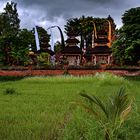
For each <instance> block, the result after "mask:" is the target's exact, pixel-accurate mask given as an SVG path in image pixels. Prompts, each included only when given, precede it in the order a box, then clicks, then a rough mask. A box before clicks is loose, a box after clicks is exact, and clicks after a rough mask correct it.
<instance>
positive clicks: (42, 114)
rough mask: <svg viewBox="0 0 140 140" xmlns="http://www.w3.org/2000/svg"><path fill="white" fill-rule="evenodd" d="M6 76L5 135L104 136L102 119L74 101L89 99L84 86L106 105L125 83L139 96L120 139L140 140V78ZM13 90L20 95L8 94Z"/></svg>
mask: <svg viewBox="0 0 140 140" xmlns="http://www.w3.org/2000/svg"><path fill="white" fill-rule="evenodd" d="M6 79H7V81H6V80H4V78H2V77H0V80H1V82H0V114H1V115H0V123H1V125H0V139H5V140H15V139H20V140H27V139H29V140H38V139H47V140H55V139H57V140H80V139H83V140H93V139H95V140H103V139H104V131H103V129H102V128H101V126H100V125H99V124H98V121H97V120H96V119H95V118H94V117H93V116H92V115H89V114H87V113H86V112H85V111H84V110H83V109H82V108H81V107H79V106H77V105H76V104H73V102H74V103H75V102H77V103H78V102H79V101H81V100H83V102H84V101H85V100H84V99H83V98H82V97H81V96H79V93H80V92H81V91H83V90H85V92H86V93H94V95H95V96H96V97H98V98H99V99H100V100H102V101H103V103H105V102H107V101H108V97H110V96H111V97H114V96H115V95H116V94H114V93H115V92H116V90H118V89H119V88H120V86H123V87H125V88H126V92H127V93H129V94H130V95H132V96H134V97H135V104H133V106H132V112H131V114H130V115H129V118H128V119H127V120H126V122H125V123H124V125H122V126H121V128H119V134H118V140H131V139H133V140H139V137H140V110H139V108H140V102H139V100H140V96H139V91H140V82H139V81H140V78H139V77H137V78H128V80H127V79H126V78H123V77H118V76H114V75H111V74H108V73H102V74H97V75H95V76H86V77H73V76H61V77H27V78H22V79H19V78H18V79H17V80H18V81H16V79H15V78H14V81H10V80H12V78H9V79H8V78H6ZM8 88H13V89H15V91H16V93H19V94H12V95H11V94H3V93H4V91H5V90H6V89H8ZM90 96H92V94H90ZM112 115H113V114H112Z"/></svg>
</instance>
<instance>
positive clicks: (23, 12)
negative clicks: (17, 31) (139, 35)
mask: <svg viewBox="0 0 140 140" xmlns="http://www.w3.org/2000/svg"><path fill="white" fill-rule="evenodd" d="M7 1H8V0H0V11H2V10H3V8H4V5H5V3H6V2H7ZM13 1H14V2H16V3H17V8H18V13H19V16H20V19H21V27H22V28H28V29H31V28H32V27H33V26H34V25H40V26H43V27H45V28H46V29H47V28H48V27H50V26H52V25H58V26H60V27H61V28H62V29H63V28H64V24H65V23H66V20H67V19H69V18H72V17H79V16H82V15H85V16H93V17H101V18H102V17H107V16H108V15H111V17H112V18H113V19H114V21H115V23H116V25H117V27H118V28H119V27H120V26H121V25H122V23H121V16H122V14H123V13H124V12H125V11H126V10H128V9H130V8H134V7H139V6H140V0H13ZM53 30H55V31H53V32H55V34H54V38H55V39H56V38H57V36H59V35H58V33H57V32H58V31H56V29H53Z"/></svg>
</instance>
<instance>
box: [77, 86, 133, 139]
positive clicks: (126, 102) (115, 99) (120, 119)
mask: <svg viewBox="0 0 140 140" xmlns="http://www.w3.org/2000/svg"><path fill="white" fill-rule="evenodd" d="M80 95H81V96H82V97H84V98H85V100H86V101H88V102H86V103H79V105H80V106H82V107H83V108H85V109H86V110H87V111H88V112H89V113H90V114H92V115H93V116H94V117H95V118H96V120H97V121H98V122H99V124H100V125H101V127H102V128H103V129H104V133H105V135H104V136H105V139H106V140H114V139H117V136H118V131H119V129H120V128H121V126H122V124H123V123H124V121H125V120H126V119H127V117H128V115H129V114H130V111H131V106H132V98H130V96H128V94H126V92H125V89H124V88H120V89H119V90H118V92H117V93H116V94H115V95H113V96H112V97H110V98H109V100H108V102H107V103H106V104H105V103H104V102H103V101H102V100H101V99H99V98H98V97H97V96H95V95H88V94H86V93H81V94H80Z"/></svg>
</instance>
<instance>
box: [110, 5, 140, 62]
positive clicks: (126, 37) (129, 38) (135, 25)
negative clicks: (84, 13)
mask: <svg viewBox="0 0 140 140" xmlns="http://www.w3.org/2000/svg"><path fill="white" fill-rule="evenodd" d="M122 22H123V26H122V27H121V28H120V29H119V30H118V33H117V35H118V39H117V40H116V41H115V42H114V45H113V47H112V49H113V55H114V58H115V60H116V63H117V64H121V65H124V64H129V65H130V64H131V65H133V64H137V63H138V62H139V61H140V7H137V8H131V9H129V10H128V11H126V12H125V13H124V14H123V16H122Z"/></svg>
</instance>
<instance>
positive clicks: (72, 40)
mask: <svg viewBox="0 0 140 140" xmlns="http://www.w3.org/2000/svg"><path fill="white" fill-rule="evenodd" d="M75 36H76V35H75V34H74V32H71V33H69V34H68V39H67V40H66V41H65V42H66V47H65V48H63V49H62V50H61V54H62V57H63V58H64V59H66V60H67V61H68V65H69V66H79V65H80V62H81V58H82V53H83V52H82V50H81V49H80V48H79V47H78V46H77V44H78V43H79V40H78V39H77V38H76V37H75Z"/></svg>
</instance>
